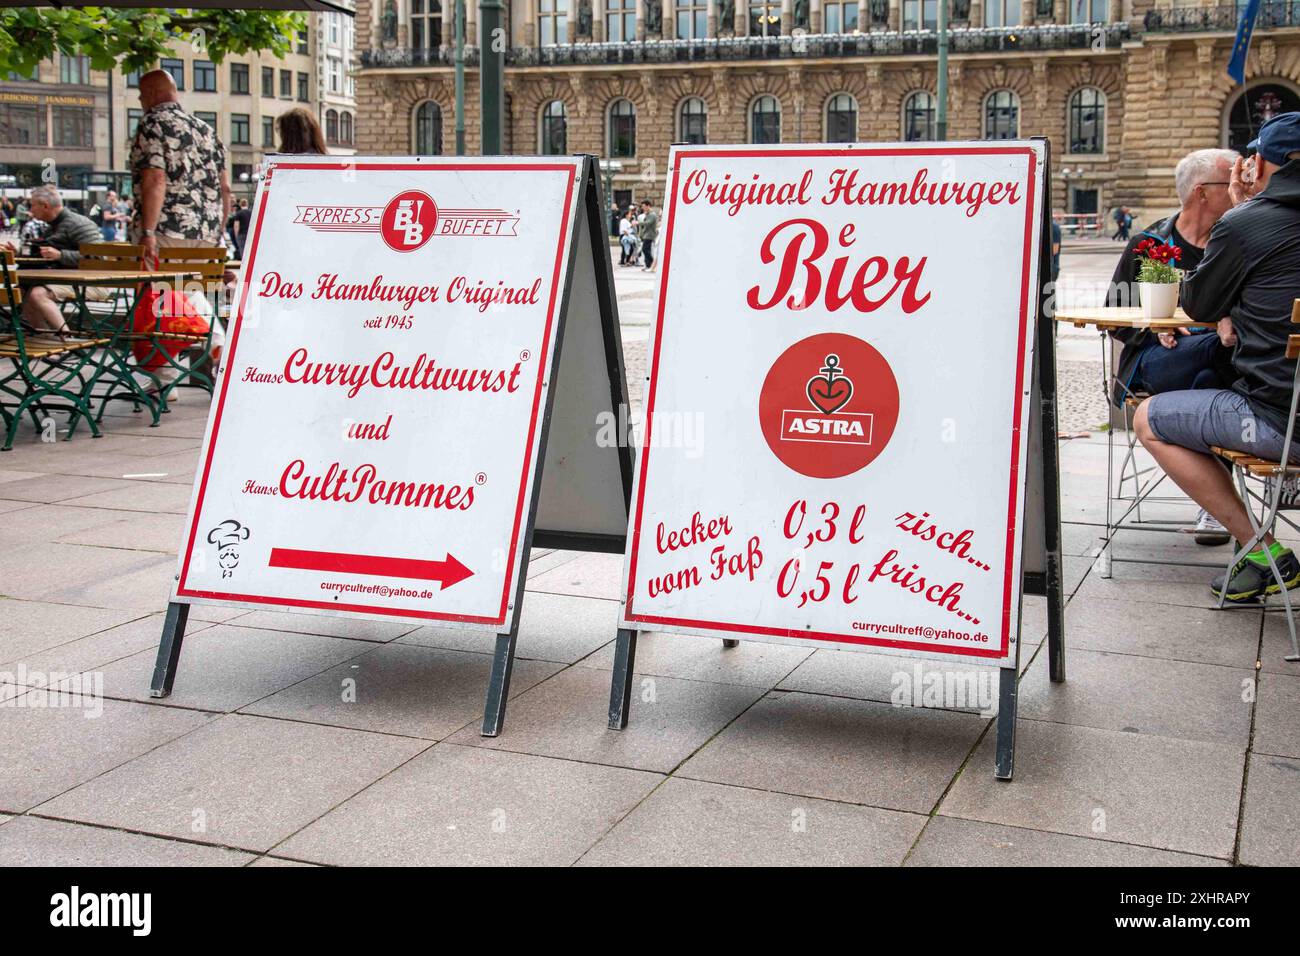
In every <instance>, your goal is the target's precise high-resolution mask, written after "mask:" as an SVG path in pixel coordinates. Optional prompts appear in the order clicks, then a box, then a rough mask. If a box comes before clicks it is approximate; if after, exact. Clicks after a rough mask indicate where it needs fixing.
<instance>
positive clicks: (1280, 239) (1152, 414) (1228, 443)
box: [1134, 113, 1300, 602]
mask: <svg viewBox="0 0 1300 956" xmlns="http://www.w3.org/2000/svg"><path fill="white" fill-rule="evenodd" d="M1248 148H1251V149H1255V150H1256V151H1257V152H1256V153H1255V155H1254V156H1253V157H1252V158H1251V159H1250V160H1244V159H1239V160H1237V162H1236V163H1235V164H1234V166H1233V170H1232V176H1231V182H1230V185H1229V187H1228V188H1229V193H1230V195H1231V198H1232V202H1233V205H1234V208H1232V209H1231V210H1229V211H1228V212H1227V213H1226V214H1225V215H1224V216H1223V218H1221V219H1220V220H1219V221H1218V223H1217V224H1216V225H1215V227H1214V229H1213V230H1211V232H1210V240H1209V242H1208V243H1207V244H1206V247H1205V255H1204V257H1203V258H1202V259H1201V262H1200V265H1199V266H1197V268H1196V269H1194V270H1193V271H1191V272H1189V273H1188V274H1187V275H1186V276H1185V277H1184V278H1183V285H1182V291H1181V296H1180V298H1181V301H1182V306H1183V310H1184V311H1185V312H1187V314H1188V315H1189V316H1191V317H1192V318H1193V319H1194V320H1196V321H1199V322H1218V321H1219V320H1220V319H1221V318H1223V317H1224V316H1227V317H1229V318H1230V319H1231V320H1232V332H1233V333H1234V334H1235V336H1236V340H1237V344H1236V348H1235V351H1234V352H1233V356H1232V366H1233V369H1234V370H1235V371H1236V373H1237V375H1238V376H1239V378H1238V379H1237V381H1236V382H1235V383H1234V384H1233V386H1232V388H1230V389H1200V390H1196V391H1178V392H1164V393H1162V394H1159V395H1153V396H1152V397H1151V398H1149V399H1147V400H1146V401H1145V402H1143V403H1142V405H1140V406H1139V407H1138V411H1137V414H1136V415H1135V416H1134V427H1135V429H1136V430H1137V435H1138V439H1139V440H1140V441H1141V442H1142V444H1143V445H1144V446H1146V448H1147V449H1148V450H1149V451H1150V452H1151V454H1152V456H1153V457H1154V458H1155V459H1156V462H1157V463H1158V464H1159V465H1160V467H1161V468H1163V469H1164V472H1165V474H1167V475H1168V476H1169V477H1170V478H1172V479H1173V480H1174V482H1175V483H1176V484H1177V485H1178V487H1180V488H1181V489H1182V490H1183V491H1185V492H1186V493H1187V494H1188V496H1190V497H1191V498H1192V499H1193V500H1195V501H1196V503H1197V504H1199V505H1200V506H1201V507H1202V508H1204V509H1205V510H1206V511H1208V512H1209V513H1210V514H1212V515H1213V516H1214V517H1215V518H1217V519H1218V520H1219V521H1220V522H1221V523H1222V524H1223V526H1224V527H1225V528H1227V529H1228V531H1229V532H1230V533H1231V534H1232V535H1233V536H1234V537H1235V538H1236V539H1237V540H1238V541H1239V542H1243V543H1244V542H1246V541H1249V540H1251V539H1252V538H1253V537H1254V529H1253V527H1252V525H1251V523H1250V518H1249V516H1248V514H1247V512H1246V506H1245V505H1244V504H1243V503H1242V501H1241V499H1240V498H1239V497H1238V496H1237V492H1236V491H1235V490H1234V489H1233V486H1232V478H1231V475H1230V474H1229V473H1228V472H1227V471H1226V470H1225V469H1224V468H1223V467H1222V466H1220V465H1219V463H1218V462H1217V461H1216V460H1215V459H1214V457H1213V455H1212V454H1211V452H1210V448H1211V447H1212V446H1216V445H1217V446H1219V447H1222V448H1228V449H1232V450H1235V451H1241V452H1245V453H1247V454H1250V455H1255V456H1257V457H1259V458H1265V459H1269V460H1272V461H1277V460H1278V458H1279V457H1280V456H1281V454H1282V445H1283V443H1284V441H1285V435H1286V431H1287V424H1288V423H1287V416H1288V415H1289V414H1290V409H1291V386H1292V382H1293V380H1294V376H1295V368H1296V363H1295V360H1294V359H1288V358H1287V357H1286V343H1287V336H1288V335H1290V334H1291V331H1292V329H1293V328H1294V327H1293V326H1292V324H1291V308H1292V304H1293V303H1294V301H1295V299H1296V298H1297V293H1298V292H1300V162H1295V160H1296V159H1300V113H1283V114H1281V115H1279V116H1275V117H1273V118H1272V119H1271V120H1269V121H1268V122H1267V123H1265V124H1264V125H1263V126H1262V127H1260V131H1259V138H1258V139H1256V140H1255V141H1254V142H1252V143H1251V144H1250V147H1248ZM1290 456H1291V460H1292V462H1300V450H1297V449H1295V448H1293V449H1292V450H1291V453H1290ZM1258 544H1259V547H1257V548H1256V549H1255V550H1254V551H1252V552H1251V553H1249V554H1248V555H1246V556H1245V557H1244V558H1242V559H1241V561H1239V562H1238V563H1237V565H1236V567H1234V568H1233V569H1232V571H1231V573H1229V574H1228V575H1226V580H1225V579H1224V578H1225V576H1223V575H1221V576H1219V577H1218V578H1216V579H1215V580H1214V581H1213V582H1211V584H1210V589H1211V590H1212V591H1213V592H1214V595H1215V596H1216V597H1218V596H1220V595H1223V596H1225V597H1226V599H1227V600H1229V601H1233V602H1240V601H1252V600H1255V599H1256V598H1257V597H1259V595H1261V594H1276V593H1278V592H1279V591H1280V590H1281V588H1280V587H1279V585H1278V583H1277V581H1276V580H1275V579H1274V577H1273V574H1272V571H1271V569H1270V567H1269V556H1270V555H1271V556H1272V558H1273V560H1274V562H1275V563H1276V564H1277V567H1278V570H1279V571H1280V572H1281V576H1282V579H1283V583H1284V584H1285V585H1286V587H1287V588H1288V589H1290V588H1293V587H1295V586H1297V585H1300V560H1297V558H1296V556H1295V555H1294V554H1293V553H1292V552H1291V550H1290V549H1289V548H1285V547H1283V546H1282V545H1281V544H1280V543H1279V542H1277V541H1274V540H1273V538H1272V536H1271V535H1266V536H1265V537H1264V539H1263V541H1262V542H1259V543H1258ZM1266 552H1267V553H1266Z"/></svg>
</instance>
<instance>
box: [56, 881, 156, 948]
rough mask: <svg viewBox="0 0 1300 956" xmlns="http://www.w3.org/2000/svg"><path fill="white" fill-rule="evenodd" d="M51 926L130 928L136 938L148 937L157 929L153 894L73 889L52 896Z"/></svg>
mask: <svg viewBox="0 0 1300 956" xmlns="http://www.w3.org/2000/svg"><path fill="white" fill-rule="evenodd" d="M50 925H51V926H59V927H69V928H75V927H100V926H119V927H128V928H130V930H131V935H132V936H148V935H149V932H150V930H151V929H152V928H153V895H152V894H150V893H82V892H81V889H80V888H79V887H76V886H74V887H72V889H71V890H70V891H69V892H67V893H55V894H54V895H53V896H51V897H50Z"/></svg>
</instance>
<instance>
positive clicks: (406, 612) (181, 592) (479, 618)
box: [176, 161, 578, 624]
mask: <svg viewBox="0 0 1300 956" xmlns="http://www.w3.org/2000/svg"><path fill="white" fill-rule="evenodd" d="M277 169H332V170H349V171H355V172H361V171H363V170H438V171H442V170H455V171H457V172H504V171H516V170H529V171H543V172H561V173H565V174H567V175H568V177H569V181H568V184H567V186H566V187H565V193H564V208H563V213H562V217H561V219H560V238H559V243H558V244H557V246H556V251H555V268H554V270H552V273H551V296H550V301H549V302H548V303H547V306H546V325H545V328H544V330H543V333H542V349H541V357H540V364H539V366H538V368H539V372H538V374H537V387H536V389H535V390H534V391H533V407H532V412H531V416H530V418H529V423H528V447H527V448H525V449H524V463H523V471H522V473H521V475H520V477H519V495H518V497H517V499H516V502H515V517H514V527H513V529H512V530H511V533H510V551H509V554H510V563H509V564H508V565H507V567H506V575H505V586H504V587H503V588H502V592H501V609H500V612H499V613H498V614H497V616H496V617H488V616H485V615H472V614H446V613H443V612H441V611H421V610H419V609H418V608H399V607H381V606H373V605H366V604H339V603H338V602H336V601H308V600H303V599H298V598H283V597H273V596H269V595H262V594H235V593H231V592H226V591H199V590H193V589H188V588H186V587H185V582H186V579H187V577H188V575H189V569H190V557H191V555H193V553H194V540H195V538H196V537H197V536H198V530H199V516H200V515H201V514H202V513H203V498H204V495H205V494H206V492H207V487H208V475H209V473H210V472H211V470H212V458H213V450H214V449H215V448H216V445H217V435H218V433H219V432H220V430H221V415H222V412H223V410H224V409H225V405H226V393H227V391H228V390H229V388H230V377H229V376H227V375H223V376H222V379H221V395H220V396H219V397H218V399H217V408H216V413H215V420H214V421H213V423H212V435H211V438H210V439H209V441H208V443H207V446H206V447H205V448H204V452H205V456H204V460H203V473H202V478H201V479H200V481H199V491H198V497H197V498H196V499H195V501H194V515H193V521H192V523H191V525H190V533H189V536H188V537H187V538H186V541H185V559H184V562H183V563H182V565H181V573H180V580H179V581H178V582H177V585H176V596H177V597H178V598H184V597H188V598H199V599H202V600H210V601H235V602H239V603H248V604H270V605H274V606H277V607H298V608H314V609H318V610H331V611H350V612H353V613H357V614H374V615H381V616H384V617H408V618H419V619H422V620H429V621H450V622H455V623H461V624H504V623H505V621H506V617H507V614H506V612H507V610H508V607H509V603H510V587H511V584H512V583H513V581H514V571H515V560H514V558H515V553H516V551H517V550H518V547H519V535H520V532H521V528H522V525H523V520H524V501H525V500H526V499H527V497H528V477H529V474H530V467H531V465H532V462H533V452H534V451H535V450H536V447H535V446H536V444H537V438H538V428H537V422H538V416H539V415H540V413H541V400H542V385H543V383H544V382H546V381H548V380H549V376H548V375H547V374H546V368H547V365H546V363H547V362H548V361H549V360H550V346H551V332H552V329H553V328H554V324H555V307H556V303H557V302H558V301H559V296H560V272H561V270H562V269H563V267H564V253H565V251H566V249H567V247H568V238H569V218H570V216H571V215H572V212H573V210H572V205H573V185H574V182H575V179H576V176H577V173H578V168H577V167H576V166H574V165H571V164H568V165H566V164H563V163H520V162H513V163H512V162H508V161H506V162H497V163H446V164H441V163H440V164H438V165H436V166H435V165H431V164H428V163H366V162H350V163H348V162H340V163H274V164H273V165H272V167H271V171H270V173H268V176H267V180H266V182H265V183H264V185H263V187H262V203H261V206H260V207H259V208H258V211H257V222H256V224H255V225H254V227H253V236H252V240H251V245H250V246H249V252H248V258H247V260H246V261H245V262H244V265H243V275H244V276H246V277H251V276H252V275H253V274H254V268H253V267H254V263H255V261H256V259H257V243H258V240H259V239H260V238H261V234H262V219H263V217H264V216H265V215H266V206H267V199H266V197H267V194H268V193H269V192H270V191H271V185H272V182H273V175H274V171H275V170H277ZM360 235H364V236H367V239H368V238H369V234H367V233H361V234H360ZM250 284H251V283H250V282H248V281H245V282H244V289H243V292H242V293H241V294H240V297H239V311H238V312H236V313H235V319H234V322H232V323H231V332H230V347H229V349H228V350H227V352H226V357H225V362H224V363H223V364H224V365H225V367H226V368H233V367H234V360H235V350H236V348H237V347H238V346H239V333H240V330H241V329H242V327H243V320H244V306H245V303H246V302H247V301H248V288H249V285H250Z"/></svg>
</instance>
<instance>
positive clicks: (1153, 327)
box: [1055, 306, 1222, 578]
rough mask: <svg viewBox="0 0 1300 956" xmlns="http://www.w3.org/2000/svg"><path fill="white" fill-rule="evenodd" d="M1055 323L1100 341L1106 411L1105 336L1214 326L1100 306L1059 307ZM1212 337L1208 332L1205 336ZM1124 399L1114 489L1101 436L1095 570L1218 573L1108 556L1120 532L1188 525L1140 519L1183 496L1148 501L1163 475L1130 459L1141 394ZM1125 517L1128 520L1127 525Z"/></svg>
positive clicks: (1111, 358) (1110, 342)
mask: <svg viewBox="0 0 1300 956" xmlns="http://www.w3.org/2000/svg"><path fill="white" fill-rule="evenodd" d="M1055 318H1056V321H1057V322H1059V323H1061V324H1062V325H1073V326H1074V327H1075V328H1086V327H1088V326H1092V327H1093V328H1095V329H1097V331H1098V332H1099V333H1100V337H1101V358H1102V389H1103V392H1104V394H1105V396H1106V407H1107V408H1108V409H1109V408H1111V407H1112V404H1113V403H1112V398H1111V396H1113V395H1114V394H1115V389H1116V385H1117V384H1118V383H1117V381H1116V378H1115V374H1114V370H1115V355H1114V350H1115V339H1114V338H1113V337H1112V336H1111V334H1110V333H1112V332H1116V331H1121V330H1124V329H1147V330H1149V331H1152V332H1173V331H1175V330H1177V329H1188V328H1203V329H1213V328H1215V327H1216V326H1217V323H1215V322H1197V321H1195V320H1193V319H1192V318H1191V316H1189V315H1188V314H1187V313H1186V312H1184V311H1183V310H1182V309H1181V308H1178V309H1175V310H1174V314H1173V316H1172V317H1170V318H1167V319H1147V318H1145V317H1144V316H1143V314H1142V309H1141V308H1140V307H1136V306H1134V307H1115V308H1108V307H1106V306H1082V307H1080V306H1064V307H1061V308H1058V309H1057V311H1056V316H1055ZM1209 334H1214V333H1209ZM1122 390H1123V393H1124V396H1125V401H1124V407H1123V408H1122V409H1121V411H1122V412H1123V414H1124V428H1125V431H1126V432H1127V434H1126V436H1125V439H1126V444H1127V449H1126V453H1125V455H1124V459H1123V461H1122V462H1121V463H1120V472H1119V481H1118V484H1117V485H1115V486H1112V484H1111V480H1112V477H1113V476H1114V457H1115V429H1114V428H1113V427H1111V428H1108V429H1107V432H1106V535H1105V544H1104V545H1103V546H1102V550H1101V553H1100V554H1099V555H1098V557H1097V561H1098V562H1099V564H1098V566H1099V568H1100V569H1101V575H1102V577H1105V578H1109V577H1110V576H1111V562H1112V561H1122V562H1129V563H1134V564H1176V565H1184V566H1186V565H1190V566H1193V567H1205V568H1221V567H1222V564H1221V563H1220V562H1205V561H1195V562H1192V561H1169V560H1162V559H1158V558H1142V559H1136V558H1122V557H1115V555H1114V553H1113V546H1112V545H1113V541H1114V538H1115V534H1116V533H1117V532H1118V531H1120V530H1123V529H1129V530H1134V529H1140V530H1143V531H1163V532H1170V533H1178V534H1181V533H1184V532H1186V531H1187V530H1188V526H1189V525H1190V523H1191V522H1189V521H1177V520H1172V519H1157V518H1151V517H1147V518H1143V516H1142V504H1143V502H1145V501H1148V500H1150V501H1167V502H1177V503H1183V502H1185V501H1186V499H1185V498H1184V497H1181V496H1179V497H1168V498H1159V499H1157V498H1150V495H1151V493H1152V492H1153V491H1154V490H1155V489H1156V488H1157V487H1158V486H1159V485H1160V483H1161V482H1163V481H1164V480H1165V477H1166V476H1165V473H1164V472H1163V471H1161V470H1160V469H1159V468H1157V467H1156V466H1155V465H1151V466H1149V467H1141V465H1140V463H1139V462H1138V460H1137V457H1136V452H1137V448H1136V436H1135V435H1134V433H1133V429H1132V424H1133V414H1134V412H1136V410H1137V406H1138V405H1139V404H1140V403H1141V401H1142V399H1143V398H1145V397H1146V396H1145V395H1141V394H1138V393H1135V392H1133V391H1131V390H1130V389H1129V388H1128V385H1127V384H1124V385H1123V386H1122ZM1126 482H1131V483H1132V487H1131V489H1130V490H1129V491H1128V492H1125V490H1124V489H1125V483H1126ZM1115 502H1120V503H1121V504H1122V505H1123V506H1125V507H1124V509H1123V513H1122V514H1120V515H1119V516H1118V517H1115V515H1114V508H1113V504H1114V503H1115ZM1130 516H1134V517H1133V520H1132V521H1129V518H1130Z"/></svg>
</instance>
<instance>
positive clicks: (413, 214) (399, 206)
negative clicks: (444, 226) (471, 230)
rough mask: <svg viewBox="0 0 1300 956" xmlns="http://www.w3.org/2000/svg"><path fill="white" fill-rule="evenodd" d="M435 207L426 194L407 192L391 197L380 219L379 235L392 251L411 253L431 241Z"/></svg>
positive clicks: (435, 219)
mask: <svg viewBox="0 0 1300 956" xmlns="http://www.w3.org/2000/svg"><path fill="white" fill-rule="evenodd" d="M437 224H438V205H437V203H435V202H434V201H433V197H431V196H430V195H429V194H428V193H425V192H421V191H420V190H418V189H408V190H407V191H406V192H404V193H398V194H397V195H396V196H394V197H393V198H392V199H391V200H389V203H388V205H387V206H385V207H384V214H383V216H381V217H380V219H379V235H380V236H382V237H383V239H384V244H385V245H386V246H388V248H390V249H392V250H393V251H394V252H414V251H415V250H416V249H419V248H420V247H421V246H423V245H424V244H425V243H426V242H428V241H429V240H430V239H432V238H433V230H434V227H435V226H436V225H437Z"/></svg>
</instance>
